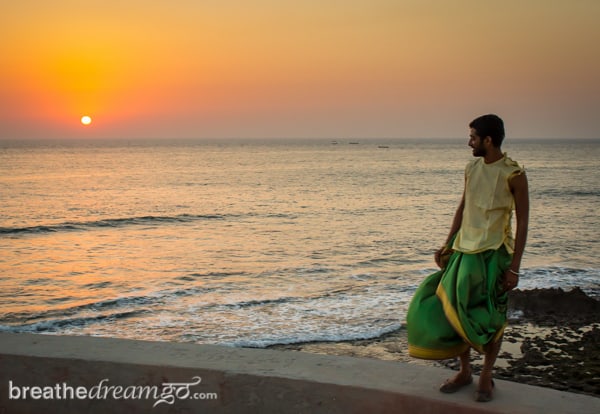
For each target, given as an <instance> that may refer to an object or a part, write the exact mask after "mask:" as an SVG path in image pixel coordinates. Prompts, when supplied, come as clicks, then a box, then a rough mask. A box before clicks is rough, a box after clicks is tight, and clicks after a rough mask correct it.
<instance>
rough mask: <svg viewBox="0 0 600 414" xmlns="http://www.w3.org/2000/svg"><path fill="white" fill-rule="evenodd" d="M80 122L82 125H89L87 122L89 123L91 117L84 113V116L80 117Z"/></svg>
mask: <svg viewBox="0 0 600 414" xmlns="http://www.w3.org/2000/svg"><path fill="white" fill-rule="evenodd" d="M81 123H82V124H83V125H89V124H91V123H92V118H90V117H89V116H87V115H84V116H82V117H81Z"/></svg>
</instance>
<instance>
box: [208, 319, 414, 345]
mask: <svg viewBox="0 0 600 414" xmlns="http://www.w3.org/2000/svg"><path fill="white" fill-rule="evenodd" d="M400 329H403V328H402V324H399V323H397V324H392V325H388V326H385V327H379V328H370V329H364V328H356V329H353V330H348V329H345V332H344V333H340V332H307V333H306V334H305V335H299V336H298V335H296V336H289V337H264V338H257V339H240V340H237V341H231V342H223V343H220V344H221V345H225V346H232V347H239V348H268V347H272V346H277V345H293V344H306V343H313V342H348V341H357V340H365V339H375V338H380V337H382V336H385V335H388V334H391V333H393V332H397V331H398V330H400Z"/></svg>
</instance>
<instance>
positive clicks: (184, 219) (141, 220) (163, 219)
mask: <svg viewBox="0 0 600 414" xmlns="http://www.w3.org/2000/svg"><path fill="white" fill-rule="evenodd" d="M225 218H226V217H225V216H224V215H220V214H203V215H193V214H180V215H176V216H140V217H127V218H115V219H103V220H94V221H80V222H64V223H58V224H48V225H37V226H28V227H0V235H1V234H4V235H11V234H23V233H25V234H41V233H56V232H64V231H85V230H93V229H97V228H106V227H125V226H136V225H149V224H171V223H188V222H192V221H198V220H222V219H225Z"/></svg>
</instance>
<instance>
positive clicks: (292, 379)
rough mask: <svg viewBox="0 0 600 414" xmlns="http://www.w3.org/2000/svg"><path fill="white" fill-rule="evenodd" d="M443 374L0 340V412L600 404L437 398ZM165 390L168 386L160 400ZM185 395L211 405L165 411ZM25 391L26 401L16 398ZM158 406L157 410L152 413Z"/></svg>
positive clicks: (197, 351) (519, 408) (351, 362)
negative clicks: (154, 392) (147, 391)
mask: <svg viewBox="0 0 600 414" xmlns="http://www.w3.org/2000/svg"><path fill="white" fill-rule="evenodd" d="M448 375H449V372H448V371H447V370H445V369H439V368H429V367H422V366H417V365H411V364H404V363H392V362H387V361H378V360H370V359H359V358H349V357H333V356H324V355H313V354H307V353H301V352H288V351H273V350H262V349H240V348H228V347H219V346H211V345H196V344H182V343H167V342H147V341H133V340H124V339H112V338H95V337H73V336H50V335H35V334H11V333H0V413H16V412H18V413H38V412H52V413H54V412H56V413H59V412H60V413H80V412H86V413H106V412H110V413H146V412H152V413H154V412H156V413H175V412H177V413H188V412H189V413H198V412H219V413H236V414H237V413H371V414H373V413H411V414H417V413H439V412H444V413H544V414H550V413H578V414H582V413H598V412H600V398H595V397H591V396H585V395H578V394H571V393H565V392H560V391H555V390H551V389H545V388H539V387H533V386H528V385H522V384H517V383H511V382H506V381H496V392H495V399H494V401H492V402H491V403H475V402H474V401H473V400H472V394H473V392H474V390H475V385H472V386H470V387H466V388H465V389H463V390H461V391H460V392H458V393H456V394H453V395H445V394H441V393H440V392H439V391H438V390H437V387H438V385H439V384H440V383H441V382H442V381H443V379H445V378H446V377H447V376H448ZM198 377H200V378H201V382H199V379H198ZM165 383H171V384H172V385H171V386H167V387H166V390H167V391H168V392H167V393H166V394H164V395H163V394H162V393H163V392H164V391H165V386H164V385H163V384H165ZM173 383H178V384H179V385H176V384H173ZM183 384H187V386H186V385H183ZM99 385H100V386H102V387H104V388H101V387H100V386H99ZM24 386H26V387H34V386H37V387H38V389H37V391H39V392H41V393H42V395H41V396H42V397H43V396H44V395H43V394H45V396H50V393H51V392H52V393H54V394H53V396H55V398H56V396H57V395H58V392H59V391H61V392H65V394H63V396H62V397H63V398H62V399H60V400H58V399H53V400H47V399H43V398H39V399H33V398H32V394H31V393H32V392H34V390H32V389H31V388H30V389H28V390H26V391H24V389H23V387H24ZM117 386H121V387H123V389H122V391H123V392H121V393H117V395H120V396H121V398H119V399H115V398H114V397H111V395H114V394H111V393H112V392H115V390H116V389H115V388H114V387H117ZM136 386H139V387H143V386H148V387H152V386H155V387H156V388H157V389H158V390H159V395H158V396H157V398H139V397H140V394H139V392H138V394H137V399H133V398H125V397H126V396H127V395H126V393H127V392H128V391H127V390H129V394H128V396H129V397H132V395H135V394H132V392H134V391H135V390H134V387H136ZM69 387H72V388H73V391H71V392H76V391H77V390H76V388H77V387H85V389H86V390H87V391H88V392H91V391H94V387H96V388H95V391H96V394H99V395H100V396H101V397H102V396H105V397H107V398H106V399H104V398H99V399H98V398H96V399H84V400H78V399H77V398H75V397H73V398H72V397H71V396H69V391H68V388H69ZM108 387H113V388H112V391H110V389H109V391H107V389H108ZM140 389H141V388H140ZM98 391H100V393H98ZM187 391H189V394H190V395H192V394H198V396H200V397H204V398H211V396H212V397H214V394H215V393H216V396H217V398H216V399H179V398H174V400H173V401H171V402H172V404H169V401H168V400H169V395H170V396H172V397H175V396H176V395H180V396H185V395H184V394H187ZM24 392H29V394H28V397H29V398H28V399H26V400H23V399H21V398H17V397H21V396H22V395H23V393H24ZM102 392H105V393H104V395H102ZM177 393H179V394H177ZM17 394H19V395H17ZM34 394H35V392H34ZM33 396H35V397H40V395H33ZM146 396H147V395H146ZM161 396H162V397H163V398H161ZM65 397H66V398H65ZM160 399H164V400H165V402H162V403H159V404H157V405H156V407H153V405H154V404H155V403H156V402H157V400H160Z"/></svg>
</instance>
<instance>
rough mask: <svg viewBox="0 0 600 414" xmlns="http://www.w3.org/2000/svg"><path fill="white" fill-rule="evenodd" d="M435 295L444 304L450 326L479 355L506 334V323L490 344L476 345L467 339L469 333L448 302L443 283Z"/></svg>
mask: <svg viewBox="0 0 600 414" xmlns="http://www.w3.org/2000/svg"><path fill="white" fill-rule="evenodd" d="M435 294H436V296H437V297H438V299H439V300H440V302H442V307H443V308H444V314H445V315H446V319H448V322H449V323H450V325H452V327H453V328H454V330H455V331H456V333H458V335H460V337H461V338H462V339H463V340H464V341H465V342H466V343H467V344H469V345H470V346H471V347H473V349H475V350H476V351H478V352H479V353H481V354H484V353H485V347H487V345H489V344H490V343H496V342H498V341H499V340H500V338H502V335H503V334H504V329H505V328H506V326H507V325H508V323H504V325H502V328H500V329H498V331H497V332H496V333H495V334H494V338H492V340H491V341H490V342H488V343H487V344H485V345H484V346H481V345H475V344H474V343H473V342H471V341H470V340H469V338H468V337H467V333H466V332H465V330H464V328H463V327H462V324H461V323H460V319H459V318H458V314H457V313H456V310H455V309H454V306H452V303H450V300H448V296H447V295H446V291H445V290H444V289H443V287H442V284H441V283H440V284H439V285H438V287H437V289H436V291H435ZM465 345H466V344H465Z"/></svg>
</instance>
